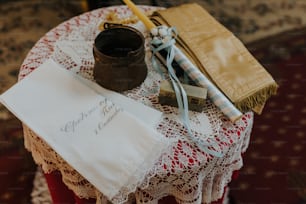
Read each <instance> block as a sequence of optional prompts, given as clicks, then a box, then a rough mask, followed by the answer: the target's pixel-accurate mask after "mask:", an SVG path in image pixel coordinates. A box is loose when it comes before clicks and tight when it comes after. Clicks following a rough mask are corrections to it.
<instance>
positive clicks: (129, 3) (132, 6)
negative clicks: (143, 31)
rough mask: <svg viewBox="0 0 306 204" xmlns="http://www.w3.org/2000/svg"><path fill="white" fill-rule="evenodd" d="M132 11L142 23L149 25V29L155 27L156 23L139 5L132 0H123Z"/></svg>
mask: <svg viewBox="0 0 306 204" xmlns="http://www.w3.org/2000/svg"><path fill="white" fill-rule="evenodd" d="M122 1H123V2H124V3H125V4H126V5H127V6H128V7H129V8H130V9H131V10H132V11H133V13H134V14H135V15H136V16H137V17H138V18H139V19H140V20H141V21H142V23H143V24H144V25H145V26H146V27H147V29H148V30H151V29H152V28H155V27H156V26H155V25H154V23H153V22H152V21H151V20H150V19H149V18H148V17H147V16H146V15H145V14H144V13H142V12H141V11H140V10H139V9H138V8H137V6H136V5H135V4H134V3H133V2H132V1H130V0H122Z"/></svg>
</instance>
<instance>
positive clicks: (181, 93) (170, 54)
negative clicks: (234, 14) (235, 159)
mask: <svg viewBox="0 0 306 204" xmlns="http://www.w3.org/2000/svg"><path fill="white" fill-rule="evenodd" d="M172 33H175V34H176V30H175V29H174V28H169V29H168V34H169V36H171V34H172ZM151 45H152V46H151V47H152V53H153V56H152V65H153V66H155V68H157V69H158V71H159V72H160V73H162V71H161V69H160V67H159V66H158V64H157V63H156V61H155V58H154V57H155V55H156V53H157V52H159V51H161V50H166V51H167V58H166V66H167V69H168V74H169V77H170V80H171V84H172V87H173V89H174V92H175V96H176V100H177V104H178V108H179V113H180V117H181V120H182V122H183V124H184V126H185V128H186V129H187V132H188V135H189V139H190V140H191V141H193V142H194V143H195V144H197V146H198V147H199V148H200V149H201V150H203V151H204V152H206V153H208V154H211V155H213V156H216V157H222V156H223V155H222V153H221V150H220V149H219V146H218V144H217V143H216V142H214V141H211V143H208V142H207V141H204V140H203V139H200V138H196V137H194V135H193V134H192V131H191V128H190V122H189V121H190V120H189V111H188V110H189V109H188V99H187V94H186V92H185V90H184V88H183V86H182V84H181V83H180V81H179V79H178V78H177V76H176V74H175V70H174V69H173V67H172V62H173V60H174V56H175V49H174V45H175V39H174V38H171V39H169V40H168V41H167V42H163V41H162V40H161V39H157V38H155V39H154V38H153V40H152V41H151ZM209 146H212V147H213V148H214V149H215V150H212V149H209V148H208V147H209Z"/></svg>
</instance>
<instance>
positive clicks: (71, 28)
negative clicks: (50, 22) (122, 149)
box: [19, 6, 253, 204]
mask: <svg viewBox="0 0 306 204" xmlns="http://www.w3.org/2000/svg"><path fill="white" fill-rule="evenodd" d="M140 8H141V9H143V10H144V11H145V12H147V13H148V12H152V11H154V10H156V9H158V8H157V7H149V6H141V7H140ZM109 12H116V13H117V14H118V16H120V17H121V18H125V17H127V16H129V15H131V13H130V11H129V10H128V9H127V8H126V7H125V6H116V7H108V8H101V9H97V10H94V11H91V12H87V13H84V14H82V15H80V16H76V17H74V18H72V19H70V20H68V21H66V22H64V23H62V24H60V25H58V26H57V27H55V28H54V29H52V30H51V31H49V32H48V33H46V34H45V35H44V36H43V37H42V38H41V39H40V40H39V41H38V42H37V43H36V44H35V46H34V47H33V48H32V49H31V51H30V52H29V53H28V55H27V57H26V59H25V60H24V62H23V64H22V66H21V69H20V73H19V80H21V79H23V78H24V77H25V76H26V75H27V74H29V73H30V72H31V71H33V70H34V69H36V68H37V67H38V66H39V65H41V64H42V63H43V62H44V61H45V60H46V59H48V58H50V57H51V58H53V59H54V60H55V61H57V62H58V63H60V64H61V65H62V66H64V67H65V68H67V69H69V70H71V71H74V72H76V73H78V74H80V75H82V76H83V77H85V78H88V79H92V69H93V64H94V59H93V56H92V44H93V40H94V38H95V36H96V35H97V34H98V32H99V29H98V25H99V24H100V22H101V21H103V20H105V18H106V16H107V15H108V14H109ZM138 24H139V23H138ZM144 35H146V33H145V32H144ZM146 47H147V57H146V58H147V59H146V62H147V65H148V76H147V78H146V80H145V81H144V83H143V84H142V85H141V86H140V87H137V88H135V89H133V90H131V91H126V92H125V93H124V94H125V95H126V96H128V97H130V98H133V99H134V100H137V101H139V102H142V103H144V104H146V105H148V106H151V107H153V108H155V109H158V110H160V111H162V112H163V113H164V114H163V117H162V119H161V121H160V122H159V124H158V125H157V127H156V128H157V130H158V131H159V132H160V133H162V134H163V135H164V136H165V137H166V138H169V139H171V141H173V144H172V145H170V148H169V149H168V150H167V152H166V153H165V154H163V155H162V156H161V157H160V160H159V161H158V162H157V163H156V164H155V166H154V168H152V169H151V170H150V173H149V175H147V177H146V179H145V181H143V183H140V184H139V186H138V188H137V189H128V190H127V191H126V192H122V194H120V195H118V196H117V197H116V198H114V199H113V200H112V202H114V203H124V202H127V203H128V202H130V200H134V199H136V201H137V203H154V202H156V201H157V200H158V199H160V198H162V197H164V196H167V195H172V196H174V197H175V198H176V200H177V201H178V202H179V203H189V204H198V203H210V202H212V201H215V200H218V199H219V198H221V197H222V195H223V191H224V187H225V186H227V184H228V183H229V182H230V180H231V176H232V173H233V171H234V170H238V169H240V168H241V167H242V157H241V153H243V152H244V151H246V149H247V147H248V143H249V138H250V133H251V129H252V124H253V113H251V112H249V113H246V114H244V115H243V117H242V118H241V119H240V120H239V121H237V122H236V123H235V124H233V123H232V122H230V121H229V120H228V119H227V118H226V117H225V116H223V114H222V113H221V112H220V111H219V110H218V109H217V108H216V107H215V106H214V105H213V104H211V103H210V101H209V100H208V101H207V103H206V107H205V108H204V111H203V112H202V113H197V112H193V111H190V120H191V121H190V122H191V127H192V131H193V134H194V135H195V136H196V137H202V138H206V139H207V141H208V142H216V143H217V144H218V145H219V147H220V149H221V150H222V152H223V153H224V156H223V157H222V158H217V157H213V156H211V155H209V154H206V153H205V152H203V151H201V150H200V149H198V148H197V147H196V145H195V144H193V143H192V142H190V141H189V140H188V138H187V137H186V135H187V134H188V133H187V131H186V130H185V128H184V127H183V124H182V123H181V122H180V120H179V117H178V111H177V108H174V107H170V106H162V105H160V104H159V103H158V99H157V95H158V90H159V83H160V81H161V79H162V78H161V75H160V73H159V72H157V71H155V70H154V69H153V68H152V67H151V60H150V52H149V49H148V46H146ZM55 83H56V82H55ZM207 119H208V120H207ZM207 124H210V127H211V128H210V131H207V128H206V127H205V126H207ZM23 127H24V138H25V147H26V148H27V149H28V150H29V151H31V152H32V155H33V158H34V160H35V162H36V163H37V164H39V165H41V166H42V169H43V170H44V172H46V173H48V172H52V171H55V170H58V171H60V172H61V174H62V177H63V182H64V183H65V184H66V185H67V186H68V187H69V188H70V189H72V190H73V191H74V192H75V194H76V195H78V196H79V197H82V198H97V203H107V200H106V198H105V197H104V196H103V194H102V193H101V192H99V191H98V190H97V189H95V187H94V186H92V185H91V184H90V183H89V182H88V181H87V180H86V179H85V178H83V177H82V176H81V175H80V174H79V173H78V172H76V171H75V170H74V169H73V168H72V167H71V166H69V165H68V164H67V163H66V161H64V160H63V159H62V158H61V157H60V155H58V154H57V153H56V152H55V151H53V150H52V149H51V148H50V147H49V146H48V145H47V144H46V143H45V142H44V141H42V140H41V139H40V138H39V136H37V135H36V134H35V133H34V132H33V131H31V130H30V129H29V128H28V127H26V126H25V125H23ZM208 129H209V128H208ZM128 195H129V196H128Z"/></svg>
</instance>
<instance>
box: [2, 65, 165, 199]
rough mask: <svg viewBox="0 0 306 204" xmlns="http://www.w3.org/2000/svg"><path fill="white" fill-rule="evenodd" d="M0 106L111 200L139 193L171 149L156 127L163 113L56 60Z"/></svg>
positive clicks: (15, 89)
mask: <svg viewBox="0 0 306 204" xmlns="http://www.w3.org/2000/svg"><path fill="white" fill-rule="evenodd" d="M103 93H105V96H107V97H105V96H103ZM0 100H1V102H2V103H3V104H4V105H5V106H6V107H7V108H8V109H9V110H10V111H11V112H13V113H14V114H15V115H16V116H17V117H18V118H19V119H20V120H21V121H22V122H23V123H25V124H26V125H27V126H28V127H29V128H31V129H32V130H33V131H34V132H35V133H36V134H37V135H39V136H40V137H41V138H42V139H43V140H44V141H45V142H46V143H48V144H49V145H50V146H51V147H52V148H53V149H54V150H55V151H56V152H57V153H58V154H59V155H61V156H62V158H63V159H65V160H66V161H67V163H69V164H70V165H71V166H72V167H74V168H75V169H76V170H77V171H78V172H79V173H80V174H81V175H82V176H83V177H85V178H86V179H87V180H88V181H89V182H91V183H92V184H93V185H94V186H95V187H96V188H97V189H99V190H100V191H101V192H102V193H103V194H104V195H105V196H106V197H107V198H108V199H110V200H112V198H114V196H116V195H117V194H118V193H119V191H120V190H121V189H122V188H124V189H130V190H133V189H135V187H137V185H139V184H140V183H141V182H142V181H143V179H144V176H145V175H146V173H148V172H149V170H150V169H151V168H152V167H153V165H154V163H155V162H156V161H157V160H158V159H159V157H160V155H161V153H162V151H163V150H165V149H166V148H167V145H168V143H167V142H166V139H165V138H164V137H163V136H161V135H160V134H159V133H158V132H157V131H156V130H155V129H154V127H153V126H154V125H155V123H156V122H157V121H158V120H159V118H160V117H161V113H160V112H159V111H156V110H154V109H152V108H149V107H147V106H144V105H142V104H140V103H138V102H135V101H133V100H131V99H128V98H127V97H125V96H122V95H119V94H117V93H114V92H111V91H108V90H105V89H103V88H102V87H100V88H99V87H97V86H95V85H94V84H93V83H92V82H89V81H86V80H80V78H78V77H76V75H74V74H73V73H71V72H69V71H68V70H66V69H64V68H62V67H60V66H59V65H58V64H57V63H55V62H54V61H53V60H47V61H46V62H45V63H44V64H43V65H42V66H40V67H38V68H37V69H36V70H34V71H33V72H32V73H30V74H29V75H28V76H27V77H26V78H24V79H23V80H21V81H20V82H18V83H17V84H15V85H14V86H13V87H11V88H10V89H9V90H8V91H6V92H5V93H3V94H2V95H1V97H0ZM111 100H113V101H114V102H113V101H111ZM144 116H145V117H144ZM144 118H145V119H144ZM148 118H152V120H149V119H148Z"/></svg>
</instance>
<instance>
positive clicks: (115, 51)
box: [93, 25, 147, 92]
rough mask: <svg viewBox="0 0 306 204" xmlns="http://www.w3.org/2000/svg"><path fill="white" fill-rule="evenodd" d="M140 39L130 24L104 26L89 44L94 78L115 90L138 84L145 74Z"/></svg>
mask: <svg viewBox="0 0 306 204" xmlns="http://www.w3.org/2000/svg"><path fill="white" fill-rule="evenodd" d="M144 42H145V40H144V37H143V35H142V33H140V32H139V31H138V30H136V29H134V28H132V27H129V26H123V25H112V26H108V27H105V30H103V31H101V32H100V33H99V34H98V35H97V37H96V39H95V42H94V46H93V55H94V58H95V65H94V70H93V76H94V79H95V81H96V82H97V83H98V84H100V85H101V86H103V87H104V88H107V89H110V90H114V91H119V92H121V91H125V90H129V89H133V88H135V87H137V86H139V85H140V84H141V83H142V82H143V81H144V79H145V78H146V76H147V66H146V64H145V48H144Z"/></svg>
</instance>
